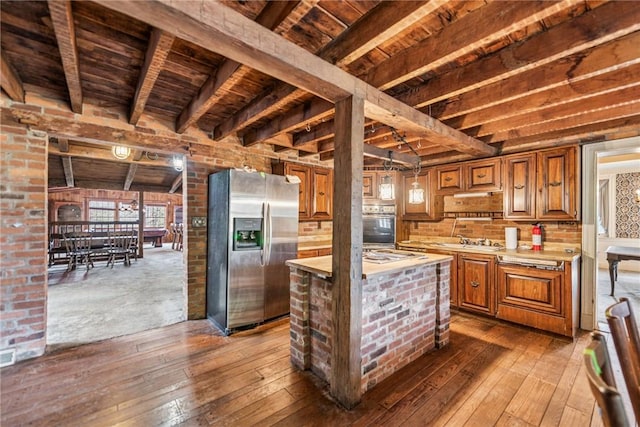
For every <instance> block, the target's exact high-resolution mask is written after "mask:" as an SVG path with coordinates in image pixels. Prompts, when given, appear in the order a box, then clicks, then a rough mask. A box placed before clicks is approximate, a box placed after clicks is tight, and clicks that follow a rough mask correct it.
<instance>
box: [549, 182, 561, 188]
mask: <svg viewBox="0 0 640 427" xmlns="http://www.w3.org/2000/svg"><path fill="white" fill-rule="evenodd" d="M561 184H562V183H561V182H560V181H556V182H550V183H549V187H557V186H559V185H561Z"/></svg>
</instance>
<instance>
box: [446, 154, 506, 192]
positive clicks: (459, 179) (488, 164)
mask: <svg viewBox="0 0 640 427" xmlns="http://www.w3.org/2000/svg"><path fill="white" fill-rule="evenodd" d="M435 171H436V183H437V187H436V194H455V193H459V192H465V191H471V192H473V191H501V190H502V159H501V158H499V157H496V158H491V159H486V160H477V161H473V162H464V163H458V164H455V165H446V166H439V167H437V168H435Z"/></svg>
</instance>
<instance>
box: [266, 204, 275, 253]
mask: <svg viewBox="0 0 640 427" xmlns="http://www.w3.org/2000/svg"><path fill="white" fill-rule="evenodd" d="M264 222H265V230H264V234H265V236H266V237H265V241H264V248H265V249H264V252H265V260H264V263H265V265H267V264H269V263H270V262H271V239H272V237H273V231H272V230H273V219H272V218H271V204H270V203H268V202H267V203H266V212H265V216H264Z"/></svg>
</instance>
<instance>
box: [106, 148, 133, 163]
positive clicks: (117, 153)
mask: <svg viewBox="0 0 640 427" xmlns="http://www.w3.org/2000/svg"><path fill="white" fill-rule="evenodd" d="M111 153H112V154H113V157H115V158H116V159H120V160H124V159H126V158H127V157H129V154H131V148H129V147H123V146H122V145H114V146H113V148H112V149H111Z"/></svg>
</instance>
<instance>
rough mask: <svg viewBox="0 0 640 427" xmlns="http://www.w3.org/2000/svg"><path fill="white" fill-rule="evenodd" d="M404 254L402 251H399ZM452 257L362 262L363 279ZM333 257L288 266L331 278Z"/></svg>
mask: <svg viewBox="0 0 640 427" xmlns="http://www.w3.org/2000/svg"><path fill="white" fill-rule="evenodd" d="M399 252H402V251H399ZM451 259H452V258H451V256H450V255H440V254H424V253H420V256H419V257H415V258H410V259H403V260H399V261H394V262H389V263H386V264H376V263H371V262H367V261H364V260H363V262H362V278H363V279H370V278H372V277H376V276H380V275H386V274H391V273H396V272H399V271H404V270H406V269H408V268H412V267H417V266H421V265H431V264H439V263H441V262H443V261H451ZM331 263H332V257H331V256H330V255H328V256H319V257H313V258H302V259H294V260H289V261H287V262H286V264H287V265H288V266H289V267H295V268H298V269H300V270H304V271H307V272H309V273H313V274H316V275H318V276H320V277H323V278H327V277H331V273H332V265H331Z"/></svg>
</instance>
